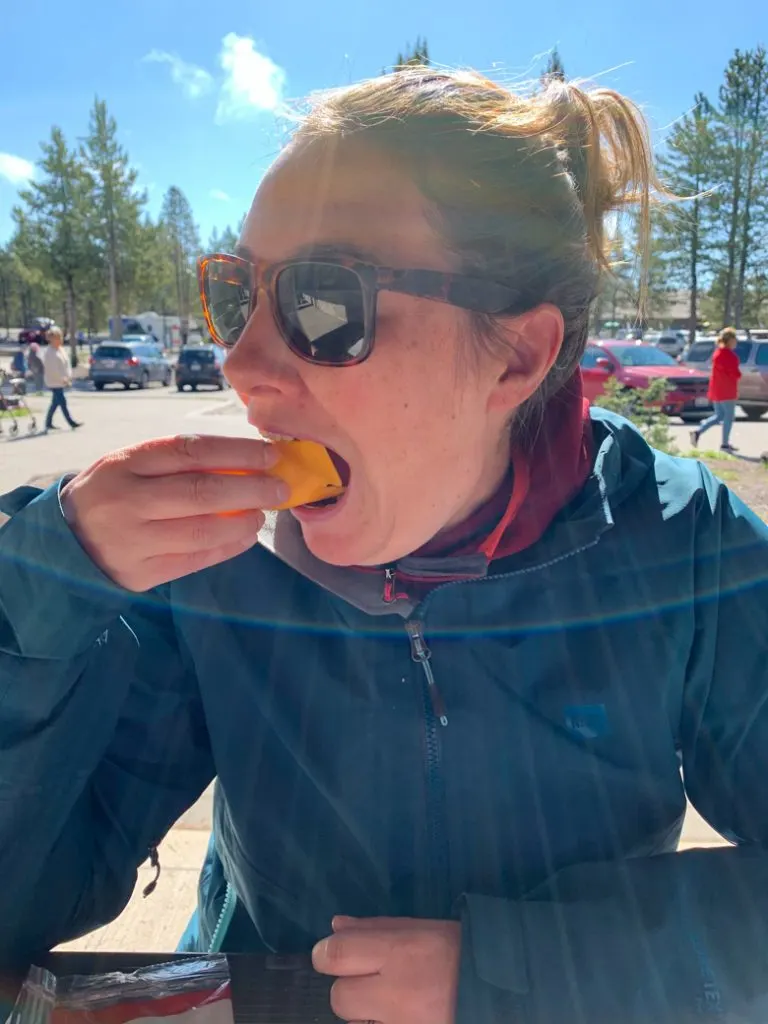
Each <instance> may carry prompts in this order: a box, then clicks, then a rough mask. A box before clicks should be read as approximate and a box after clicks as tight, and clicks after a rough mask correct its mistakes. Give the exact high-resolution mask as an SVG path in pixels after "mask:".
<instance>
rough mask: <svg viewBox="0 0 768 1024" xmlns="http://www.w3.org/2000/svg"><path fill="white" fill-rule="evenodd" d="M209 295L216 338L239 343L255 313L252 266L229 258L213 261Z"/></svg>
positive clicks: (207, 277) (207, 287) (209, 265)
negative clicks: (252, 296) (252, 297)
mask: <svg viewBox="0 0 768 1024" xmlns="http://www.w3.org/2000/svg"><path fill="white" fill-rule="evenodd" d="M204 287H205V294H206V299H207V302H208V311H209V313H210V317H211V324H210V326H211V328H212V329H213V334H214V338H215V340H216V341H218V342H219V344H220V345H226V346H228V347H231V346H232V345H234V344H236V342H237V340H238V338H239V337H240V335H241V334H242V333H243V328H244V327H245V325H246V324H247V323H248V317H249V316H250V314H251V274H250V268H248V267H245V266H241V265H239V264H237V263H228V262H227V261H225V260H209V261H208V263H207V264H206V271H205V281H204Z"/></svg>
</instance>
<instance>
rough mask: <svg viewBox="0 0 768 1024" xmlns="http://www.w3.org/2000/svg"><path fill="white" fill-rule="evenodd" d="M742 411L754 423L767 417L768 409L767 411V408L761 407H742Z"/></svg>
mask: <svg viewBox="0 0 768 1024" xmlns="http://www.w3.org/2000/svg"><path fill="white" fill-rule="evenodd" d="M741 411H742V412H743V413H744V415H745V416H746V417H747V419H748V420H753V421H754V420H759V419H760V418H761V417H763V416H765V414H766V413H767V412H768V409H766V408H765V406H763V407H760V406H759V405H758V406H755V405H747V406H744V405H742V407H741Z"/></svg>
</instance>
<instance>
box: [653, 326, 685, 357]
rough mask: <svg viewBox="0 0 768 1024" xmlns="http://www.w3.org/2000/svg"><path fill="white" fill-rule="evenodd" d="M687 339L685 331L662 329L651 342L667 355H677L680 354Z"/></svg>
mask: <svg viewBox="0 0 768 1024" xmlns="http://www.w3.org/2000/svg"><path fill="white" fill-rule="evenodd" d="M687 341H688V332H687V331H663V332H662V333H661V334H660V335H659V336H658V338H655V339H654V342H653V343H654V345H655V346H656V348H659V349H661V351H662V352H666V353H667V355H668V356H679V355H682V353H683V350H684V349H685V345H686V342H687Z"/></svg>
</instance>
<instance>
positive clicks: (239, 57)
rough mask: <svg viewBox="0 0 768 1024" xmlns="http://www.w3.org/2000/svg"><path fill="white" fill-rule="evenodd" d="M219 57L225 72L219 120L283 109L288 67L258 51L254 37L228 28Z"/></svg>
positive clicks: (237, 119) (241, 118)
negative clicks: (286, 68) (284, 67)
mask: <svg viewBox="0 0 768 1024" xmlns="http://www.w3.org/2000/svg"><path fill="white" fill-rule="evenodd" d="M219 59H220V62H221V67H222V69H223V70H224V75H225V77H224V81H223V83H222V86H221V92H220V94H219V105H218V108H217V110H216V120H217V122H218V123H219V124H221V123H222V122H223V121H240V120H244V119H246V118H248V117H252V116H253V115H254V114H258V113H264V112H268V113H279V112H280V111H281V110H282V109H283V89H284V88H285V71H284V70H283V68H281V67H280V66H279V65H278V64H275V63H274V61H272V60H270V59H269V57H267V56H265V55H264V54H263V53H259V51H258V50H257V49H256V45H255V43H254V41H253V39H251V38H250V37H249V36H239V35H237V33H235V32H229V33H228V34H227V35H226V36H224V38H223V40H222V44H221V55H220V58H219Z"/></svg>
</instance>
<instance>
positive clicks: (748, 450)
mask: <svg viewBox="0 0 768 1024" xmlns="http://www.w3.org/2000/svg"><path fill="white" fill-rule="evenodd" d="M692 429H693V425H692V424H688V425H682V424H681V423H680V421H679V420H676V419H674V420H671V421H670V432H671V434H672V436H673V438H674V439H675V444H676V445H677V447H678V448H679V449H680V451H681V452H688V451H690V450H691V442H690V433H691V430H692ZM721 436H722V435H721V428H720V427H712V428H711V429H710V430H708V431H707V433H706V434H705V435H704V436H703V437H702V438H701V441H700V442H699V449H700V450H701V451H707V450H709V451H713V450H717V449H719V447H720V443H721ZM731 444H733V445H735V446H736V447H737V448H738V449H739V455H741V456H743V457H746V458H750V459H757V458H759V457H760V455H761V454H762V453H763V452H768V415H766V416H765V418H764V419H762V420H757V422H751V421H750V420H748V419H747V418H746V417H745V416H744V415H743V413H742V412H741V410H740V409H737V412H736V422H735V424H734V427H733V432H732V434H731Z"/></svg>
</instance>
